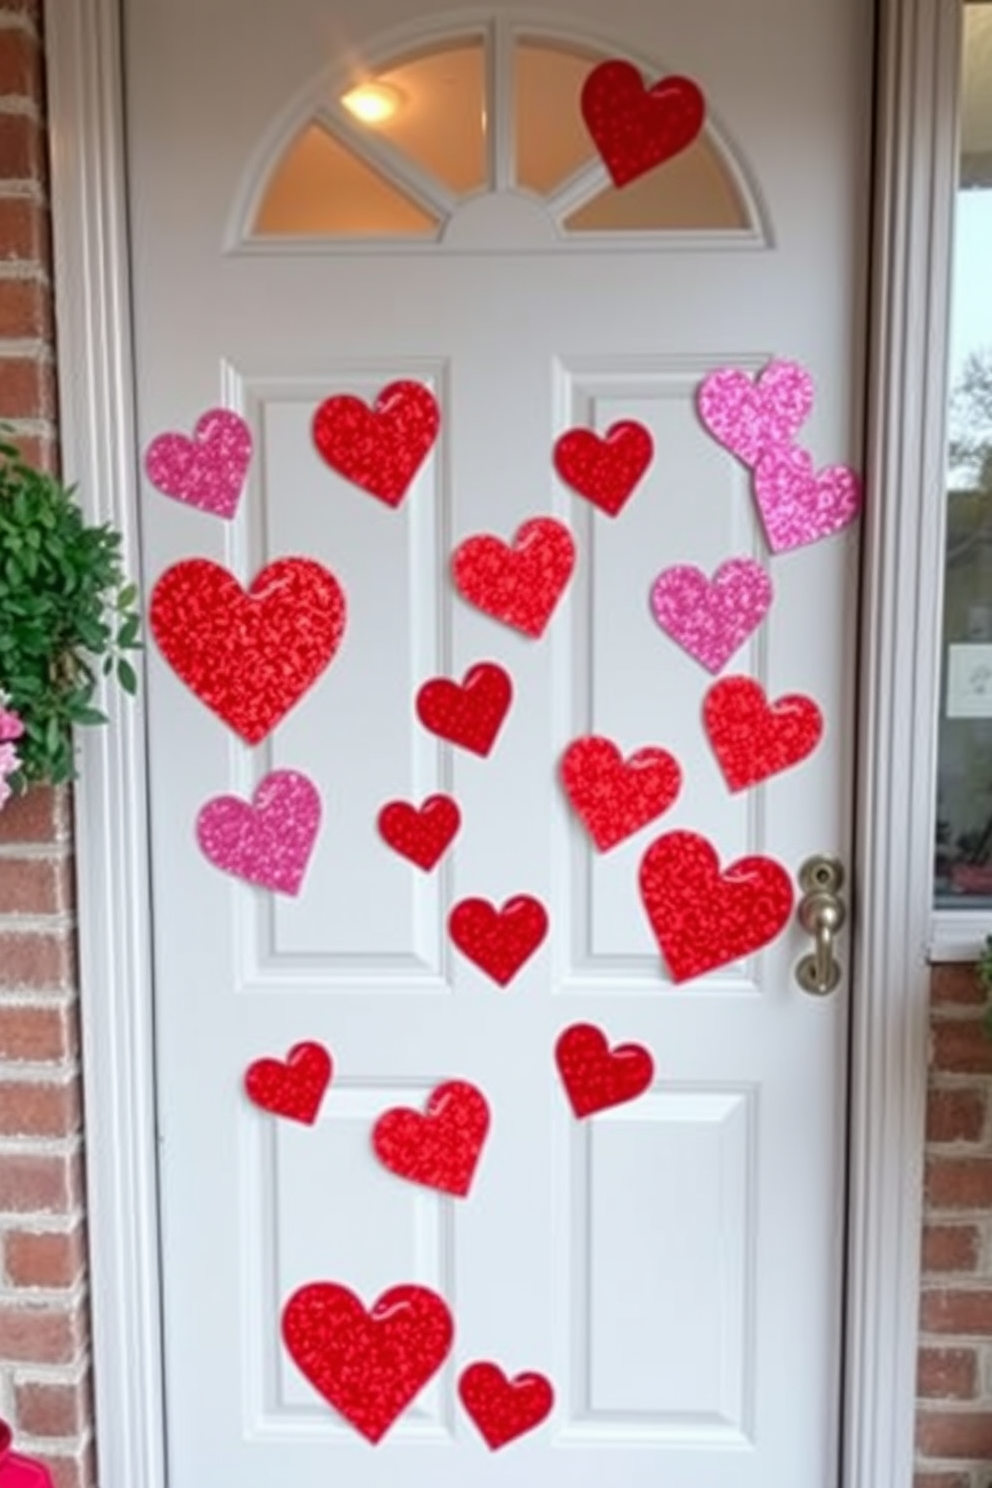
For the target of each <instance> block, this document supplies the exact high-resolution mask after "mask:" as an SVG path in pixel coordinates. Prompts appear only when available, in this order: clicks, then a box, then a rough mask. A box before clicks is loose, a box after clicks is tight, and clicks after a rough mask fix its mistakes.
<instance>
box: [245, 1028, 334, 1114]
mask: <svg viewBox="0 0 992 1488" xmlns="http://www.w3.org/2000/svg"><path fill="white" fill-rule="evenodd" d="M333 1073H334V1062H333V1060H332V1059H331V1056H330V1054H329V1053H328V1052H327V1050H326V1049H325V1048H324V1046H323V1044H315V1043H303V1044H294V1045H293V1047H292V1048H291V1049H290V1051H289V1053H288V1054H287V1056H286V1059H285V1060H282V1059H256V1060H255V1062H254V1064H250V1065H249V1066H248V1069H247V1070H246V1071H245V1091H246V1093H247V1096H248V1099H249V1100H250V1101H251V1102H252V1103H253V1104H254V1105H256V1106H260V1107H261V1108H262V1110H263V1111H271V1112H272V1114H273V1116H288V1117H289V1119H290V1120H291V1121H302V1122H304V1123H305V1124H306V1125H307V1126H312V1125H313V1123H314V1122H315V1121H316V1119H317V1112H318V1111H319V1110H320V1103H321V1101H322V1100H323V1099H324V1092H325V1090H326V1089H327V1087H328V1085H329V1084H330V1083H331V1076H332V1074H333Z"/></svg>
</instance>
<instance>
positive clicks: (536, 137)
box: [513, 41, 603, 196]
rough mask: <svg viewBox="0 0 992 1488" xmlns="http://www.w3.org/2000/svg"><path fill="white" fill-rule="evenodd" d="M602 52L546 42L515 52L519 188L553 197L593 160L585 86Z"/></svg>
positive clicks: (520, 47)
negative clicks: (583, 98)
mask: <svg viewBox="0 0 992 1488" xmlns="http://www.w3.org/2000/svg"><path fill="white" fill-rule="evenodd" d="M602 60H603V58H602V57H601V56H591V55H590V54H589V53H588V52H585V53H583V52H577V51H571V50H569V49H567V48H566V47H563V46H562V45H560V44H556V43H553V42H545V41H519V42H518V43H517V46H516V49H515V51H514V56H513V137H514V146H515V149H516V179H517V183H518V185H520V186H526V187H527V188H528V190H530V191H536V192H537V193H538V195H539V196H549V195H550V194H551V193H552V192H553V191H556V190H557V189H558V187H559V186H562V185H564V183H565V182H566V181H567V180H568V179H569V177H570V176H574V175H575V173H576V171H578V170H581V169H582V167H583V166H584V165H588V164H590V162H591V161H592V160H593V158H594V156H595V153H596V151H595V148H594V146H593V143H592V140H591V139H590V138H589V131H588V129H587V128H586V126H585V120H584V119H583V117H582V110H581V107H580V99H581V96H582V85H583V83H584V82H585V80H586V78H587V77H588V76H589V74H590V72H591V71H592V69H593V68H594V67H595V66H596V65H597V63H599V62H601V61H602Z"/></svg>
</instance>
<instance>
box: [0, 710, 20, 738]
mask: <svg viewBox="0 0 992 1488" xmlns="http://www.w3.org/2000/svg"><path fill="white" fill-rule="evenodd" d="M23 733H24V721H23V719H22V718H21V716H20V714H19V713H15V712H14V711H13V709H11V708H3V707H0V742H2V741H4V740H6V739H19V738H20V737H21V735H22V734H23Z"/></svg>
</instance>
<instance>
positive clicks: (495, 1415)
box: [458, 1360, 555, 1452]
mask: <svg viewBox="0 0 992 1488" xmlns="http://www.w3.org/2000/svg"><path fill="white" fill-rule="evenodd" d="M458 1394H459V1395H460V1396H461V1402H462V1405H463V1406H464V1407H465V1409H466V1411H467V1412H468V1414H469V1415H470V1416H471V1417H472V1420H473V1421H474V1422H475V1424H476V1426H477V1427H478V1428H479V1431H480V1433H481V1434H482V1438H483V1440H484V1441H485V1443H486V1445H487V1446H488V1447H490V1448H491V1449H492V1450H493V1451H494V1452H495V1451H497V1450H498V1449H499V1448H500V1447H505V1446H506V1445H507V1443H508V1442H511V1441H515V1440H516V1438H517V1437H518V1436H523V1435H524V1433H525V1432H527V1431H533V1429H534V1427H535V1426H540V1424H541V1422H542V1421H543V1420H544V1419H545V1417H546V1416H548V1415H550V1413H551V1409H552V1407H553V1405H554V1403H555V1395H554V1391H553V1390H552V1388H551V1385H550V1383H549V1381H548V1380H546V1379H545V1377H544V1375H543V1374H518V1375H515V1376H514V1378H513V1379H508V1378H507V1377H506V1375H505V1374H504V1373H503V1371H502V1369H500V1368H499V1366H498V1365H497V1364H491V1363H489V1362H488V1361H481V1360H480V1362H479V1363H478V1364H469V1366H468V1367H467V1368H466V1369H463V1370H462V1373H461V1376H460V1378H459V1380H458Z"/></svg>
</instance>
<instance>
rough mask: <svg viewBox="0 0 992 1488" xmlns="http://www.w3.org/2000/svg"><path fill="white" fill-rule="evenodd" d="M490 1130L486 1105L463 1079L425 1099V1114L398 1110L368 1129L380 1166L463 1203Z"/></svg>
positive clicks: (484, 1099) (449, 1083) (387, 1112)
mask: <svg viewBox="0 0 992 1488" xmlns="http://www.w3.org/2000/svg"><path fill="white" fill-rule="evenodd" d="M488 1131H489V1105H488V1103H487V1101H486V1097H485V1096H484V1095H483V1093H482V1091H481V1090H477V1089H476V1087H475V1086H474V1085H470V1084H469V1083H468V1082H467V1081H466V1080H448V1081H446V1082H445V1083H444V1084H443V1085H438V1086H437V1087H436V1089H434V1090H433V1091H432V1092H431V1094H430V1097H429V1098H428V1101H427V1105H426V1107H425V1109H424V1114H423V1115H421V1113H420V1112H419V1111H412V1110H409V1109H408V1108H407V1107H405V1106H397V1107H396V1108H395V1109H394V1110H392V1111H385V1112H383V1114H382V1115H381V1116H380V1117H379V1119H378V1121H377V1122H376V1124H375V1126H374V1127H373V1129H372V1146H373V1147H374V1148H375V1152H376V1156H377V1157H378V1158H379V1161H380V1162H381V1163H382V1164H383V1165H384V1166H385V1167H387V1168H388V1169H389V1171H390V1172H391V1173H396V1174H397V1175H398V1176H399V1177H400V1178H408V1179H409V1180H410V1182H411V1183H423V1184H424V1185H425V1186H426V1187H427V1188H439V1189H441V1191H442V1192H443V1193H450V1194H455V1195H456V1197H457V1198H460V1199H463V1198H464V1197H465V1195H466V1194H467V1193H468V1191H469V1189H470V1188H471V1187H472V1179H473V1178H474V1176H475V1170H476V1167H477V1166H478V1162H479V1158H480V1156H481V1155H482V1146H483V1143H484V1142H485V1140H486V1133H487V1132H488Z"/></svg>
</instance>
